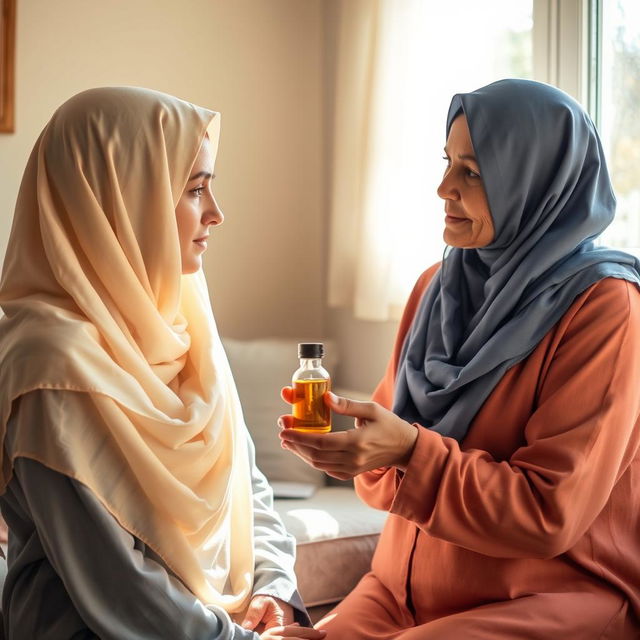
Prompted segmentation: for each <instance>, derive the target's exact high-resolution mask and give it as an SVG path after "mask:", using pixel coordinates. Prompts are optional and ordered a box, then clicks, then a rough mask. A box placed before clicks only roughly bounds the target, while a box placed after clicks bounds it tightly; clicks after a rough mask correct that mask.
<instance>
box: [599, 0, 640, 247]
mask: <svg viewBox="0 0 640 640" xmlns="http://www.w3.org/2000/svg"><path fill="white" fill-rule="evenodd" d="M591 10H592V14H591V15H592V20H593V24H594V26H595V28H594V29H592V39H593V40H592V51H593V55H592V56H591V64H592V66H591V69H592V74H593V75H594V77H595V84H594V89H595V96H594V97H595V99H594V100H592V111H593V112H594V113H595V116H596V122H597V124H598V128H599V130H600V135H601V137H602V144H603V147H604V152H605V155H606V156H607V163H608V165H609V172H610V174H611V180H612V182H613V188H614V191H615V194H616V197H617V199H618V206H617V213H616V218H615V220H614V222H613V223H612V224H611V226H610V227H609V228H608V229H607V231H606V232H605V233H604V234H603V242H604V243H605V244H607V245H610V246H615V247H620V248H623V249H626V250H628V251H630V252H632V253H635V254H636V255H638V256H640V2H638V0H607V1H606V2H603V1H602V0H600V1H599V2H595V1H594V2H593V3H592V8H591Z"/></svg>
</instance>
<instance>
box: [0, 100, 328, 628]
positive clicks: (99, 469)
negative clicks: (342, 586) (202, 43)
mask: <svg viewBox="0 0 640 640" xmlns="http://www.w3.org/2000/svg"><path fill="white" fill-rule="evenodd" d="M218 127H219V118H218V115H217V114H215V113H213V112H211V111H208V110H206V109H202V108H200V107H197V106H195V105H192V104H189V103H187V102H183V101H182V100H178V99H176V98H173V97H171V96H168V95H165V94H162V93H158V92H155V91H149V90H145V89H137V88H107V89H93V90H89V91H86V92H84V93H81V94H79V95H77V96H75V97H74V98H72V99H71V100H69V101H68V102H66V103H65V104H64V105H62V107H60V108H59V109H58V110H57V111H56V112H55V114H54V115H53V117H52V118H51V120H50V122H49V123H48V124H47V126H46V127H45V129H44V130H43V132H42V134H41V135H40V137H39V139H38V141H37V142H36V145H35V148H34V150H33V152H32V154H31V157H30V159H29V162H28V165H27V168H26V170H25V174H24V178H23V181H22V186H21V189H20V193H19V197H18V201H17V206H16V212H15V217H14V222H13V228H12V231H11V237H10V239H9V248H8V251H7V255H6V259H5V263H4V269H3V273H2V281H1V283H0V305H1V306H2V309H3V311H4V313H5V317H4V318H3V319H2V320H1V321H0V436H1V438H2V441H3V444H4V446H3V457H2V483H1V487H0V488H1V490H2V494H3V495H2V497H1V498H0V506H1V507H2V513H3V516H4V518H5V519H6V521H7V523H8V525H9V530H10V535H9V553H8V575H7V578H6V582H5V586H4V592H3V597H2V605H3V606H2V609H3V615H4V631H5V636H6V637H7V638H9V639H11V638H16V639H18V638H20V639H23V638H30V639H33V640H39V639H48V638H50V639H52V640H54V639H55V640H62V639H63V638H64V639H67V638H73V639H80V638H101V639H102V640H107V639H109V638H113V639H114V640H115V639H117V640H126V639H131V640H133V639H136V640H140V639H142V638H144V639H145V640H146V639H151V638H171V640H178V639H180V638H184V639H185V640H186V639H187V638H188V639H190V640H196V639H198V640H199V639H202V640H204V639H211V640H214V639H216V640H228V639H234V640H236V639H238V640H239V639H241V638H242V639H244V638H256V639H257V638H258V637H260V638H262V639H263V640H276V639H279V638H285V637H286V638H300V639H302V638H312V639H319V638H322V637H323V636H324V632H319V631H315V630H313V629H310V628H305V627H304V626H301V625H305V624H307V623H308V617H307V616H306V613H305V610H304V606H303V604H302V602H301V600H300V597H299V595H298V593H297V591H296V584H295V576H294V573H293V553H294V545H293V541H292V539H291V537H289V536H288V535H287V534H286V532H285V531H284V529H283V527H282V524H281V522H280V521H279V519H278V517H277V516H276V514H275V513H274V512H273V510H272V495H271V491H270V489H269V487H268V485H267V483H266V481H265V479H264V477H263V476H262V475H261V474H260V472H259V471H258V470H257V469H256V467H255V464H254V451H253V446H252V443H251V441H250V439H249V436H248V434H247V430H246V427H245V425H244V422H243V417H242V411H241V408H240V404H239V401H238V397H237V394H236V390H235V386H234V383H233V378H232V376H231V372H230V370H229V366H228V363H227V360H226V357H225V354H224V351H223V348H222V346H221V343H220V340H219V337H218V334H217V331H216V327H215V323H214V320H213V316H212V313H211V308H210V304H209V298H208V294H207V287H206V283H205V279H204V276H203V273H202V270H201V268H200V267H201V259H202V254H203V252H204V251H205V249H206V247H207V238H208V237H209V234H210V233H211V232H212V231H214V230H216V229H217V227H218V226H219V225H220V224H221V223H222V220H223V215H222V212H221V211H220V209H219V207H218V205H217V203H216V201H215V198H214V196H213V192H212V188H211V184H212V179H213V169H214V158H215V153H216V149H217V144H218ZM294 620H295V622H294ZM259 633H260V634H261V635H258V634H259Z"/></svg>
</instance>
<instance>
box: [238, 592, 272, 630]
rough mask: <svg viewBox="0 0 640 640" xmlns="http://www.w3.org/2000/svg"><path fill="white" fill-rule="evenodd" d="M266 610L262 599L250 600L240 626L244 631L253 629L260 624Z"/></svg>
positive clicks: (265, 603)
mask: <svg viewBox="0 0 640 640" xmlns="http://www.w3.org/2000/svg"><path fill="white" fill-rule="evenodd" d="M266 608H267V602H266V601H265V600H263V599H262V598H256V599H254V600H252V601H251V604H250V605H249V608H248V609H247V613H246V614H245V616H244V620H243V621H242V626H243V627H244V628H245V629H255V628H256V627H257V626H258V624H260V622H262V618H263V617H264V614H265V611H266Z"/></svg>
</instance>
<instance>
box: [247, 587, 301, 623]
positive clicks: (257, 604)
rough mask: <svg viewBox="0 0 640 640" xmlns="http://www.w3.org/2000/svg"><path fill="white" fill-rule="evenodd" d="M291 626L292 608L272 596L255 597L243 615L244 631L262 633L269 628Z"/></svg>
mask: <svg viewBox="0 0 640 640" xmlns="http://www.w3.org/2000/svg"><path fill="white" fill-rule="evenodd" d="M291 624H293V607H292V606H291V605H290V604H288V603H287V602H284V600H280V599H279V598H274V597H273V596H267V595H260V594H258V595H255V596H253V598H251V602H250V603H249V608H248V609H247V612H246V613H245V615H244V620H243V621H242V626H243V627H244V628H245V629H258V630H259V631H263V630H266V629H270V628H271V627H286V626H288V625H291Z"/></svg>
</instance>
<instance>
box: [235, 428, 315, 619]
mask: <svg viewBox="0 0 640 640" xmlns="http://www.w3.org/2000/svg"><path fill="white" fill-rule="evenodd" d="M247 439H248V448H249V458H250V465H251V486H252V490H253V517H254V524H253V533H254V548H255V577H254V583H253V593H254V594H256V595H257V594H264V595H270V596H274V597H276V598H279V599H280V600H283V601H284V602H288V603H289V604H290V605H291V606H292V607H293V608H294V614H295V620H296V622H299V623H300V624H301V625H303V626H311V620H310V619H309V616H308V614H307V610H306V608H305V606H304V604H303V602H302V598H301V597H300V594H299V593H298V589H297V586H296V585H297V581H296V574H295V571H294V563H295V557H296V541H295V539H294V537H293V536H292V535H290V534H289V533H287V531H286V529H285V528H284V524H283V523H282V520H280V516H278V514H277V513H276V511H275V510H274V508H273V491H272V490H271V487H270V486H269V483H268V481H267V479H266V478H265V477H264V475H263V474H262V472H261V471H260V469H258V467H257V466H256V463H255V447H254V445H253V442H252V440H251V437H250V436H249V435H248V433H247Z"/></svg>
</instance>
